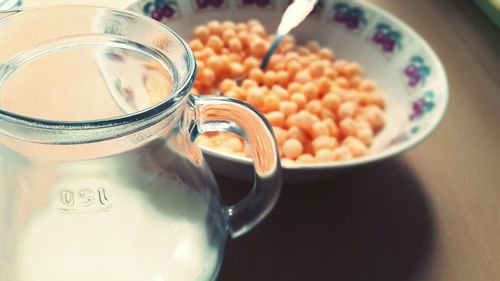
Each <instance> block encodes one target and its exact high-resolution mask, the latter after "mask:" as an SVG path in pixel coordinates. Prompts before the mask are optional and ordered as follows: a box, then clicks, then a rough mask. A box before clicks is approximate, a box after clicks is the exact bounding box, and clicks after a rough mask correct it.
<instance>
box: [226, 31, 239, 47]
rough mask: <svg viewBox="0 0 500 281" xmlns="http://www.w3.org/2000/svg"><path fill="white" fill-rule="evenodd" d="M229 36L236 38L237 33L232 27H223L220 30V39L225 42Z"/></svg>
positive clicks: (227, 41)
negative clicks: (223, 28) (222, 29)
mask: <svg viewBox="0 0 500 281" xmlns="http://www.w3.org/2000/svg"><path fill="white" fill-rule="evenodd" d="M231 38H235V39H238V35H237V34H236V31H235V30H234V29H225V30H224V31H222V40H223V41H224V42H225V43H226V44H227V43H229V40H230V39H231Z"/></svg>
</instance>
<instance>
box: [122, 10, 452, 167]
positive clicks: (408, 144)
mask: <svg viewBox="0 0 500 281" xmlns="http://www.w3.org/2000/svg"><path fill="white" fill-rule="evenodd" d="M356 4H357V5H360V6H362V7H366V8H368V9H369V10H371V11H373V12H375V13H376V14H378V15H379V16H382V17H385V18H386V19H387V20H388V21H390V22H393V23H395V24H396V25H397V26H398V27H399V28H400V29H402V30H403V31H404V33H406V34H409V35H410V36H409V37H411V38H413V39H414V40H416V41H417V42H418V43H419V45H420V46H422V50H423V51H424V53H426V54H427V55H428V56H429V58H430V59H431V61H433V62H435V70H436V73H437V74H436V75H437V76H438V77H442V79H441V80H439V81H440V82H439V83H440V84H442V92H439V93H440V99H441V102H440V106H438V107H436V109H435V112H434V113H433V116H434V117H433V118H432V119H431V120H430V121H429V123H428V125H427V126H426V127H425V128H423V129H422V130H420V131H419V132H418V134H416V135H415V136H414V137H412V138H411V139H409V140H408V141H405V142H403V143H401V144H398V145H395V146H391V147H388V148H386V149H383V150H382V151H380V152H377V153H374V154H368V155H366V156H363V157H360V158H355V159H352V160H348V161H342V162H327V163H311V164H299V163H287V162H285V163H283V162H282V163H281V164H282V168H283V169H284V170H298V169H300V170H329V169H332V168H347V167H353V166H358V165H362V164H368V163H372V162H376V161H380V160H383V159H387V158H390V157H393V156H396V155H398V154H401V153H403V152H406V151H408V150H409V149H411V148H413V147H415V146H416V145H417V144H419V143H421V142H422V141H423V140H425V139H426V138H428V137H429V136H430V135H431V134H432V133H433V132H434V131H435V129H436V128H437V126H438V125H439V124H440V123H441V121H442V119H443V117H444V114H445V112H446V109H447V107H448V102H449V82H448V77H447V75H446V71H445V69H444V66H443V63H442V62H441V60H440V59H439V57H438V56H437V54H436V52H435V51H434V49H433V48H432V47H431V46H430V45H429V43H428V42H427V41H426V40H425V39H424V38H423V37H422V36H420V34H418V33H417V32H416V31H415V30H414V29H413V28H412V27H410V26H409V25H408V24H406V23H405V22H403V21H402V20H401V19H399V18H398V17H397V16H395V15H393V14H391V13H390V12H388V11H385V10H383V9H382V8H380V7H378V6H376V5H375V4H372V3H367V2H364V1H356ZM128 7H129V8H130V7H131V5H128ZM435 83H436V82H435ZM200 148H201V150H202V151H203V153H204V154H206V155H208V156H211V157H216V158H221V159H223V160H227V161H232V162H236V163H238V164H244V165H252V163H253V160H252V158H248V157H243V156H239V155H235V154H231V153H228V152H222V151H218V150H216V149H213V148H209V147H206V146H203V145H200Z"/></svg>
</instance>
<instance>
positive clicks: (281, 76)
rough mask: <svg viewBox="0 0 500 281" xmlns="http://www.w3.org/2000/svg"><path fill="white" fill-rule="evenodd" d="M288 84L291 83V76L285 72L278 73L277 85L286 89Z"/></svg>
mask: <svg viewBox="0 0 500 281" xmlns="http://www.w3.org/2000/svg"><path fill="white" fill-rule="evenodd" d="M288 82H290V75H289V74H288V72H286V71H284V70H280V71H278V73H277V74H276V83H278V84H280V85H281V86H283V87H285V86H286V85H288Z"/></svg>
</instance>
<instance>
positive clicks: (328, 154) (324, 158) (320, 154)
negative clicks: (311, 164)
mask: <svg viewBox="0 0 500 281" xmlns="http://www.w3.org/2000/svg"><path fill="white" fill-rule="evenodd" d="M315 157H316V161H318V162H332V161H335V154H334V153H333V150H331V149H328V148H323V149H320V150H318V151H317V152H316V153H315Z"/></svg>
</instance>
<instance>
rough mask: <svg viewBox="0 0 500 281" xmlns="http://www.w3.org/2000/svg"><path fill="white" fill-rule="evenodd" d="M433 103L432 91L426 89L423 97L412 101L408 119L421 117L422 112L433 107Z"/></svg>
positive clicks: (426, 111)
mask: <svg viewBox="0 0 500 281" xmlns="http://www.w3.org/2000/svg"><path fill="white" fill-rule="evenodd" d="M434 104H435V101H434V92H433V91H428V92H427V93H425V95H424V96H423V97H421V98H419V99H417V100H416V101H414V102H413V104H412V113H411V115H410V120H415V119H417V118H420V117H422V116H423V115H424V114H427V113H429V112H431V111H432V109H433V108H434Z"/></svg>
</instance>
